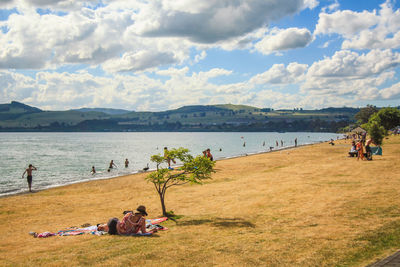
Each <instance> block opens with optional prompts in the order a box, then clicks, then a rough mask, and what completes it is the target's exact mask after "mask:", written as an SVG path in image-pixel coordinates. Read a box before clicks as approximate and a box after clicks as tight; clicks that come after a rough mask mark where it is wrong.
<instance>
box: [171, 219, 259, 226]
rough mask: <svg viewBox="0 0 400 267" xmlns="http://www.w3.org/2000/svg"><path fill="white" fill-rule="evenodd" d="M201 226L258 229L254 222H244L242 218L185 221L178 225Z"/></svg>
mask: <svg viewBox="0 0 400 267" xmlns="http://www.w3.org/2000/svg"><path fill="white" fill-rule="evenodd" d="M201 224H210V225H211V226H214V227H221V228H222V227H225V228H235V227H247V228H255V227H256V226H255V224H253V223H252V222H249V221H246V220H243V219H242V218H215V219H194V220H185V221H181V222H179V223H178V225H179V226H190V225H201Z"/></svg>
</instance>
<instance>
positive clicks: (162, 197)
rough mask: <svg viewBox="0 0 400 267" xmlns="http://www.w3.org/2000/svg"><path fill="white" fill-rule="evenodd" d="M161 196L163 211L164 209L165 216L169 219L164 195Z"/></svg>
mask: <svg viewBox="0 0 400 267" xmlns="http://www.w3.org/2000/svg"><path fill="white" fill-rule="evenodd" d="M159 195H160V201H161V209H162V213H163V216H165V217H168V214H167V210H166V209H165V203H164V195H163V194H159Z"/></svg>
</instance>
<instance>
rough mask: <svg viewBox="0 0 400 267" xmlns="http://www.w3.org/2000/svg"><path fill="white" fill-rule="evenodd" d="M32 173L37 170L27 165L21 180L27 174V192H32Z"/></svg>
mask: <svg viewBox="0 0 400 267" xmlns="http://www.w3.org/2000/svg"><path fill="white" fill-rule="evenodd" d="M32 171H37V168H36V167H35V166H33V165H32V164H29V166H28V168H27V169H25V171H24V173H23V174H22V178H24V175H25V173H26V174H27V176H26V179H27V180H28V188H29V192H32Z"/></svg>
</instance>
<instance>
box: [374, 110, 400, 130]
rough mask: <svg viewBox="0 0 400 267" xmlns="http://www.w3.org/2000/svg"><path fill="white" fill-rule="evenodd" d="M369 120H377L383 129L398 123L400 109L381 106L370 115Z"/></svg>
mask: <svg viewBox="0 0 400 267" xmlns="http://www.w3.org/2000/svg"><path fill="white" fill-rule="evenodd" d="M370 120H373V121H377V122H378V123H379V124H380V125H382V126H383V127H384V128H385V130H390V129H392V128H394V127H396V126H398V125H400V111H399V110H398V109H396V108H383V109H381V110H379V112H377V113H375V114H374V115H373V116H371V118H370Z"/></svg>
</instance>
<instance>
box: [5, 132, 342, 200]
mask: <svg viewBox="0 0 400 267" xmlns="http://www.w3.org/2000/svg"><path fill="white" fill-rule="evenodd" d="M337 140H344V138H341V139H337ZM337 140H335V141H337ZM327 142H329V141H319V142H315V143H311V144H301V145H297V146H287V147H281V148H277V149H272V150H270V151H260V152H254V153H246V154H241V155H235V156H231V157H221V158H216V159H215V161H224V160H230V159H237V158H242V157H249V156H256V155H262V154H268V153H273V152H281V151H286V150H290V149H297V148H300V147H307V146H313V145H317V144H321V143H327ZM174 166H175V167H180V166H181V165H179V164H177V165H174ZM152 171H155V169H150V170H148V171H142V170H138V171H136V172H132V173H130V174H124V175H116V176H111V177H99V178H96V179H89V178H88V179H86V180H80V181H75V182H71V183H67V184H62V185H54V186H49V187H46V188H41V189H37V190H34V189H33V190H32V192H29V191H28V190H27V191H23V192H16V193H10V194H2V195H0V199H2V198H7V197H13V196H19V195H29V194H35V193H39V192H42V191H47V190H51V189H56V188H62V187H66V186H71V185H75V184H84V183H90V182H95V181H106V180H112V179H116V178H124V177H128V176H135V175H139V174H143V173H150V172H152Z"/></svg>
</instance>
